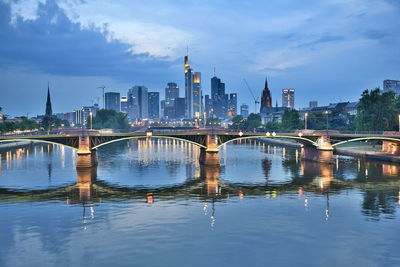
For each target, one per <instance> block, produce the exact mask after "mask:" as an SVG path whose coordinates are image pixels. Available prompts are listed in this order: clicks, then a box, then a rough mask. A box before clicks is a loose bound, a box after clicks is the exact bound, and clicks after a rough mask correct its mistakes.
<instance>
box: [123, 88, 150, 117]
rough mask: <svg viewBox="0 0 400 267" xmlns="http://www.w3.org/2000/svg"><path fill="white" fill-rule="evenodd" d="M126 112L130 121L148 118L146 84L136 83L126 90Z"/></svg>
mask: <svg viewBox="0 0 400 267" xmlns="http://www.w3.org/2000/svg"><path fill="white" fill-rule="evenodd" d="M128 111H129V112H128V114H129V118H130V120H131V121H135V120H138V119H139V120H140V119H146V118H148V117H149V116H148V114H149V113H148V112H149V110H148V93H147V87H146V86H143V85H141V86H139V85H136V86H134V87H132V88H131V89H129V91H128Z"/></svg>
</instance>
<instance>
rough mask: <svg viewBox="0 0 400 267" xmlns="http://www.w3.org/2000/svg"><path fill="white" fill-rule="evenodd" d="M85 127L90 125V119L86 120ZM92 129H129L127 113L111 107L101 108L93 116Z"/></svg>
mask: <svg viewBox="0 0 400 267" xmlns="http://www.w3.org/2000/svg"><path fill="white" fill-rule="evenodd" d="M87 127H88V128H89V127H90V119H88V120H87ZM92 127H93V129H129V128H130V125H129V122H128V118H127V114H124V113H122V112H116V111H115V110H111V109H101V110H99V111H97V113H96V116H94V117H93V122H92Z"/></svg>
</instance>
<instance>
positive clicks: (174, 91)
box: [165, 82, 179, 107]
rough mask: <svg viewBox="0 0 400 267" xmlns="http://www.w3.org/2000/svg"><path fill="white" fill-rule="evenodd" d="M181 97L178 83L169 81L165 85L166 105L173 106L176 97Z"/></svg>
mask: <svg viewBox="0 0 400 267" xmlns="http://www.w3.org/2000/svg"><path fill="white" fill-rule="evenodd" d="M177 97H179V87H178V85H177V84H176V83H173V82H170V83H167V87H165V106H166V107H173V106H174V101H175V99H176V98H177Z"/></svg>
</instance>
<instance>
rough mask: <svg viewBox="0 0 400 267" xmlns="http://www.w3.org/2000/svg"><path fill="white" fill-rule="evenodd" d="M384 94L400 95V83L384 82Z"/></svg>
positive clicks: (394, 81) (393, 81)
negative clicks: (393, 93)
mask: <svg viewBox="0 0 400 267" xmlns="http://www.w3.org/2000/svg"><path fill="white" fill-rule="evenodd" d="M383 92H395V93H396V94H397V95H400V81H396V80H384V81H383Z"/></svg>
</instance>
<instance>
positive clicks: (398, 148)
mask: <svg viewBox="0 0 400 267" xmlns="http://www.w3.org/2000/svg"><path fill="white" fill-rule="evenodd" d="M382 151H383V152H386V153H389V154H392V155H396V156H399V155H400V144H398V143H395V142H390V141H383V142H382Z"/></svg>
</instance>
